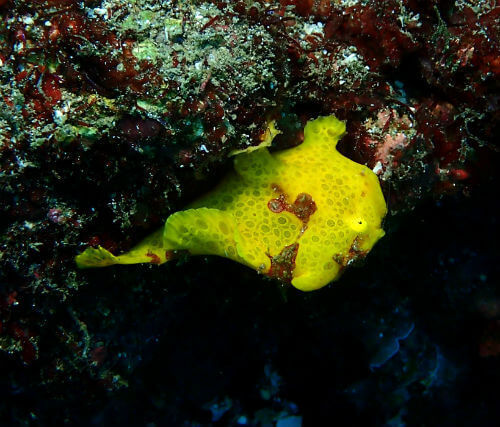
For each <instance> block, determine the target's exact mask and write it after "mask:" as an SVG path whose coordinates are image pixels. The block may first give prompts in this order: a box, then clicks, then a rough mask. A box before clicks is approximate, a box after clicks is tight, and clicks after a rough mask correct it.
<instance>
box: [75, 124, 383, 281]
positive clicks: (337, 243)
mask: <svg viewBox="0 0 500 427" xmlns="http://www.w3.org/2000/svg"><path fill="white" fill-rule="evenodd" d="M344 132H345V124H344V123H343V122H341V121H340V120H338V119H337V118H335V117H334V116H329V117H319V118H317V119H316V120H312V121H309V122H308V123H307V124H306V126H305V129H304V141H303V142H302V144H300V145H298V146H297V147H293V148H289V149H286V150H282V151H278V152H274V153H270V152H269V151H268V149H267V147H266V146H268V145H269V143H270V140H271V139H272V137H273V136H274V135H275V134H276V133H277V132H276V130H275V128H274V126H273V125H271V126H270V130H268V138H267V143H264V144H261V145H260V146H258V147H251V148H250V149H247V150H243V151H240V152H238V153H237V154H235V158H234V171H232V172H231V173H229V174H228V175H227V176H226V177H225V179H223V180H222V182H221V183H220V184H219V185H218V186H217V187H216V188H215V189H214V190H212V191H211V192H209V193H208V194H206V195H204V196H203V197H201V198H200V199H198V200H196V201H195V202H194V203H192V204H191V205H189V206H188V208H187V209H186V210H183V211H180V212H176V213H174V214H172V215H170V216H169V217H168V219H167V220H166V222H165V226H164V227H163V228H162V229H160V230H158V231H157V232H155V233H153V234H152V235H151V236H149V237H147V238H146V239H145V240H143V241H142V242H141V243H139V244H138V245H137V246H136V247H134V248H133V249H132V250H131V251H130V252H128V253H125V254H121V255H117V256H115V255H113V254H111V253H110V252H109V251H107V250H106V249H104V248H102V247H100V246H99V247H97V248H88V249H86V250H85V251H84V252H83V253H81V254H80V255H78V256H77V257H76V263H77V265H78V267H80V268H86V267H104V266H108V265H112V264H135V263H153V264H162V263H164V262H166V261H168V260H170V259H172V258H173V257H175V255H176V254H177V253H179V252H181V251H187V252H188V253H189V254H191V255H219V256H222V257H226V258H229V259H232V260H234V261H237V262H239V263H241V264H244V265H246V266H248V267H251V268H253V269H255V270H257V271H258V272H260V273H262V274H265V275H268V276H270V277H274V278H277V279H280V280H282V281H285V282H291V284H292V285H293V286H294V287H296V288H298V289H300V290H302V291H311V290H314V289H318V288H321V287H323V286H325V285H327V284H328V283H330V282H332V281H334V280H336V279H338V278H339V277H340V275H341V273H342V271H343V270H344V268H345V267H346V266H347V265H348V264H350V263H351V262H352V261H354V260H355V259H358V258H361V257H364V256H365V255H366V254H367V253H368V252H369V251H370V250H371V249H372V247H373V245H374V244H375V243H376V242H377V241H378V240H379V239H380V238H381V237H382V236H383V235H384V231H383V230H382V220H383V218H384V216H385V214H386V212H387V207H386V204H385V201H384V196H383V194H382V190H381V188H380V184H379V181H378V178H377V176H376V175H375V174H374V173H373V172H372V171H371V170H370V169H369V168H367V167H366V166H363V165H361V164H358V163H355V162H353V161H352V160H350V159H348V158H346V157H344V156H342V155H341V154H340V153H339V152H338V151H337V150H336V145H337V142H338V140H339V138H340V137H341V136H342V135H343V134H344Z"/></svg>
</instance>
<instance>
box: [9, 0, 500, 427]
mask: <svg viewBox="0 0 500 427" xmlns="http://www.w3.org/2000/svg"><path fill="white" fill-rule="evenodd" d="M499 28H500V6H497V5H496V2H494V1H489V0H478V1H469V0H430V1H427V2H422V1H417V0H273V1H271V0H270V1H264V0H257V1H250V0H241V1H229V0H227V1H222V0H220V1H217V0H205V1H202V0H191V1H182V0H173V1H162V0H127V1H121V0H80V1H77V0H24V1H21V0H0V97H1V100H2V108H1V109H0V200H1V204H0V225H1V227H2V232H1V237H0V361H1V365H2V375H1V378H2V380H1V387H2V388H1V389H2V396H3V399H2V402H1V403H0V414H1V415H2V416H1V419H5V420H6V422H7V423H8V422H10V423H11V424H18V423H24V424H26V423H30V422H38V423H41V424H47V423H49V422H50V421H52V422H54V420H55V421H57V422H65V421H66V422H70V421H72V420H73V421H74V420H79V421H80V423H83V424H85V423H86V422H94V423H99V422H106V421H109V420H111V419H114V418H115V417H118V418H120V417H121V418H120V419H122V420H123V422H125V423H130V422H134V423H136V424H137V423H138V424H141V423H147V422H150V423H159V424H161V423H169V424H170V425H237V424H240V425H273V423H274V424H276V425H278V426H280V427H282V426H285V425H286V426H289V425H300V424H299V423H300V422H301V420H302V421H303V422H304V423H306V424H308V425H315V424H314V423H315V422H318V420H322V419H325V417H328V418H326V419H332V417H333V416H337V417H339V418H338V419H339V420H341V419H342V417H343V416H347V415H348V414H351V416H353V415H352V414H353V413H354V414H356V415H355V416H354V418H353V420H354V421H353V422H358V423H364V424H366V423H367V422H375V423H376V424H380V425H385V424H387V425H405V424H410V425H412V424H422V423H428V422H429V420H430V419H431V418H430V417H433V418H432V419H434V420H435V419H438V420H442V422H441V424H444V425H453V422H452V421H453V420H454V419H452V418H447V416H448V417H449V416H450V415H449V414H450V413H453V414H455V415H454V416H456V417H457V418H455V420H460V421H461V422H464V421H465V422H467V420H474V421H475V422H476V423H481V422H482V423H483V425H489V424H488V422H489V421H490V420H491V418H490V416H491V414H492V413H493V412H492V411H494V410H496V409H491V406H490V404H493V403H494V402H493V400H492V395H491V394H490V393H489V392H490V390H492V389H493V388H494V387H496V383H498V378H499V377H500V368H499V359H498V357H500V326H499V322H500V308H499V307H500V291H499V289H498V285H497V284H498V266H497V265H496V264H495V262H494V260H495V258H498V248H497V246H496V242H495V241H494V239H493V238H492V237H490V236H494V235H495V233H497V232H498V222H497V214H496V212H497V211H498V207H499V206H498V200H497V198H496V197H495V196H494V195H493V194H494V191H497V190H498V187H497V182H498V171H497V169H498V167H497V165H498V162H499V160H500V159H499V142H498V141H499V139H498V138H499V135H500V126H499V123H500V121H499V118H500V108H499V107H500V105H499V104H500V83H499V82H500V79H499V75H500V56H499V52H500V32H499ZM331 114H334V115H335V116H337V117H338V118H339V119H341V120H344V121H345V122H346V124H347V133H346V135H345V137H344V138H343V139H342V140H341V141H340V142H339V145H338V149H339V151H341V153H342V154H343V155H345V156H347V157H349V158H350V159H352V160H354V161H356V162H358V163H361V164H364V165H366V166H368V167H369V168H370V169H372V170H373V171H374V172H375V173H376V174H377V175H378V177H379V180H380V183H381V186H382V189H383V191H384V195H385V199H386V201H387V203H388V207H389V216H388V218H387V220H386V227H385V228H386V232H387V236H386V237H385V238H384V241H383V242H381V243H380V244H379V245H380V247H377V248H376V249H375V250H374V251H373V253H372V254H370V256H369V257H368V259H367V261H366V265H365V266H364V267H363V268H361V269H358V270H355V271H353V272H349V273H348V274H346V275H345V277H344V278H343V279H342V280H341V281H340V282H339V283H338V284H335V285H333V286H330V287H327V288H325V289H323V290H322V291H319V294H317V295H316V294H311V295H307V296H304V295H302V294H298V293H296V292H295V291H294V290H293V289H291V288H289V287H282V286H279V285H277V284H276V283H275V282H273V281H270V280H268V279H265V278H263V277H259V276H257V277H256V276H254V275H253V274H252V272H248V271H247V270H246V269H245V268H244V267H241V266H237V265H232V264H230V263H229V262H228V261H226V260H222V259H217V258H213V257H212V258H201V259H198V260H192V259H191V260H187V259H185V258H183V257H180V258H179V259H178V260H177V261H176V263H175V264H176V265H170V264H169V265H167V266H164V267H161V268H158V267H156V268H155V266H142V267H125V268H123V269H120V270H118V269H109V270H106V271H105V272H103V271H99V272H93V271H85V272H82V271H79V270H77V269H76V267H75V263H74V257H75V255H76V254H78V253H79V252H81V251H82V250H83V249H85V248H87V247H89V246H97V245H101V246H102V247H104V248H106V249H107V250H109V251H111V252H113V253H120V252H123V251H126V250H129V249H130V248H131V247H132V246H133V244H135V243H136V242H137V240H138V239H140V238H141V237H145V236H147V235H148V234H149V233H151V232H152V231H154V230H156V229H157V228H159V227H160V226H161V225H162V224H163V223H164V221H165V219H166V218H167V217H168V216H169V215H170V214H171V213H172V212H175V211H177V210H179V209H181V208H182V207H184V206H186V205H187V204H189V203H190V202H191V201H192V200H194V199H195V198H197V197H199V196H200V195H202V194H204V193H205V192H206V191H207V190H209V189H211V188H213V186H214V184H216V183H217V182H219V180H220V177H221V176H223V174H224V173H225V172H226V171H227V169H228V168H229V166H230V164H231V158H230V153H231V152H232V151H234V150H242V149H246V148H248V147H250V146H252V145H257V144H258V143H259V142H260V140H262V138H263V137H264V133H265V130H266V128H267V124H268V123H269V121H271V120H275V121H276V126H277V127H278V128H279V129H280V131H281V132H282V133H281V134H280V135H278V136H277V137H276V138H275V141H274V143H273V147H272V149H274V150H278V149H283V148H288V147H293V146H296V145H298V144H300V143H301V142H302V140H303V128H304V125H305V123H306V122H307V121H308V120H310V119H313V118H316V117H318V116H326V115H331ZM318 380H319V382H318ZM315 383H317V384H319V385H317V386H314V384H315ZM451 390H455V391H454V392H451ZM472 391H473V392H474V393H475V394H474V396H469V395H468V393H471V392H472ZM374 396H375V397H374ZM48 402H50V404H49V403H48ZM131 402H140V404H141V405H142V409H140V410H137V411H136V412H135V413H134V414H132V411H131V410H130V406H131ZM488 411H489V412H488ZM334 414H335V415H334ZM447 414H448V415H447ZM497 415H498V414H497ZM134 417H137V418H134ZM367 420H368V421H367ZM449 420H451V421H450V422H449V423H448V421H449ZM351 421H352V420H351ZM266 423H267V424H266ZM280 423H281V424H280ZM286 423H288V424H286ZM291 423H295V424H291ZM339 423H340V421H339Z"/></svg>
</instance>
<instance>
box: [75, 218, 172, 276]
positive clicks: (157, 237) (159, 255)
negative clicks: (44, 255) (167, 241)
mask: <svg viewBox="0 0 500 427" xmlns="http://www.w3.org/2000/svg"><path fill="white" fill-rule="evenodd" d="M166 249H168V248H165V246H164V243H163V228H161V229H159V230H157V231H156V232H154V233H153V234H151V235H150V236H148V237H146V238H145V239H144V240H143V241H142V242H140V243H139V244H138V245H137V246H135V247H134V248H132V249H131V250H130V251H129V252H126V253H124V254H121V255H113V254H112V253H111V252H110V251H108V250H107V249H104V248H103V247H101V246H98V247H97V248H87V249H86V250H85V251H83V252H82V253H81V254H80V255H78V256H77V257H76V258H75V261H76V265H77V266H78V267H79V268H95V267H107V266H109V265H114V264H139V263H149V264H163V263H164V262H167V261H169V260H170V259H172V257H173V254H172V251H170V250H166Z"/></svg>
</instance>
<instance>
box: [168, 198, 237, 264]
mask: <svg viewBox="0 0 500 427" xmlns="http://www.w3.org/2000/svg"><path fill="white" fill-rule="evenodd" d="M235 230H236V224H235V221H234V219H233V217H232V215H231V214H229V213H228V212H225V211H222V210H220V209H213V208H196V209H187V210H185V211H179V212H176V213H174V214H172V215H170V217H169V218H168V219H167V222H166V223H165V231H164V233H163V240H164V243H165V245H166V246H168V247H170V248H173V249H178V250H187V251H188V252H189V253H190V254H191V255H218V256H221V257H224V258H229V259H232V260H234V261H237V262H242V260H241V258H240V257H239V255H238V253H237V249H236V242H235Z"/></svg>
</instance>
